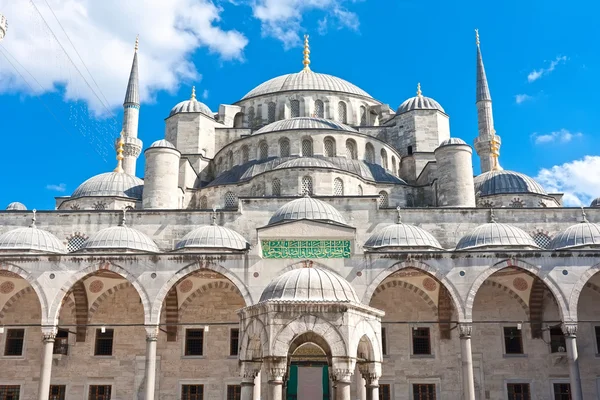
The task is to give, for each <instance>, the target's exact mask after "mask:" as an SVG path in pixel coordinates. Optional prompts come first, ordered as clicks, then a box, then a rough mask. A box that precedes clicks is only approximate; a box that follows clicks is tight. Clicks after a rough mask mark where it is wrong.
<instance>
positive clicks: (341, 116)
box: [338, 101, 348, 124]
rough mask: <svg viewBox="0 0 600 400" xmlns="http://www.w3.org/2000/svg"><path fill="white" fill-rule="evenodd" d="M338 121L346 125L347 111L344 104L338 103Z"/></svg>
mask: <svg viewBox="0 0 600 400" xmlns="http://www.w3.org/2000/svg"><path fill="white" fill-rule="evenodd" d="M338 120H339V121H340V122H343V123H344V124H346V123H348V111H347V107H346V103H344V102H343V101H340V102H339V103H338Z"/></svg>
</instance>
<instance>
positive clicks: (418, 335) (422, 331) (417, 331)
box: [412, 328, 431, 355]
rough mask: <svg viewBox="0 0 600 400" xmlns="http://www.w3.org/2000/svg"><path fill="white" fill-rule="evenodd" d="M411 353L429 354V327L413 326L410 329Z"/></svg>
mask: <svg viewBox="0 0 600 400" xmlns="http://www.w3.org/2000/svg"><path fill="white" fill-rule="evenodd" d="M412 339H413V343H412V344H413V354H415V355H425V354H431V337H430V332H429V328H414V329H413V330H412Z"/></svg>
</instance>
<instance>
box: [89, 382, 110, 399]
mask: <svg viewBox="0 0 600 400" xmlns="http://www.w3.org/2000/svg"><path fill="white" fill-rule="evenodd" d="M111 391H112V386H110V385H91V386H90V393H89V396H88V400H110V392H111Z"/></svg>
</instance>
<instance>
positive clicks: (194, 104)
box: [169, 87, 214, 119]
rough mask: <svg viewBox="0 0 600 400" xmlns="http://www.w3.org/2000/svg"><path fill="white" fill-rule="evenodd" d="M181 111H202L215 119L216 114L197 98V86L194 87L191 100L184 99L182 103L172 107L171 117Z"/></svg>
mask: <svg viewBox="0 0 600 400" xmlns="http://www.w3.org/2000/svg"><path fill="white" fill-rule="evenodd" d="M179 113H201V114H204V115H206V116H207V117H210V118H213V119H214V114H213V112H212V111H211V110H210V108H208V106H207V105H206V104H204V103H202V102H201V101H198V100H196V88H195V87H192V96H191V97H190V99H189V100H184V101H182V102H181V103H178V104H177V105H176V106H175V107H173V108H172V109H171V112H170V113H169V117H172V116H173V115H175V114H179Z"/></svg>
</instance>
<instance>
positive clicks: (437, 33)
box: [0, 0, 600, 209]
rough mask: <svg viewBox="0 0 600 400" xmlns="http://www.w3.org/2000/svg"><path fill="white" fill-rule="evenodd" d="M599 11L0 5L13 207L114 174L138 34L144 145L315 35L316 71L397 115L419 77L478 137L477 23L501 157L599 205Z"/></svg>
mask: <svg viewBox="0 0 600 400" xmlns="http://www.w3.org/2000/svg"><path fill="white" fill-rule="evenodd" d="M599 11H600V3H599V2H597V1H591V0H590V1H580V2H577V3H573V5H572V6H565V4H564V2H559V1H557V0H544V1H537V0H530V1H526V2H524V1H522V0H504V1H501V2H481V1H474V0H461V1H454V2H449V1H439V0H431V1H427V2H423V1H418V0H347V1H346V0H221V1H219V0H213V1H212V2H211V1H210V0H169V1H163V0H128V1H122V0H103V1H94V0H19V1H15V0H0V14H3V15H4V16H5V17H6V18H7V19H8V21H9V28H8V32H7V35H6V37H5V38H4V40H3V41H2V42H0V121H1V123H2V128H1V132H2V136H3V138H4V145H3V146H0V171H2V174H1V180H2V186H1V189H0V209H1V208H4V207H6V205H8V203H10V202H12V201H20V202H23V203H24V204H25V205H26V206H27V207H28V208H29V209H33V208H37V209H53V208H54V205H55V201H54V197H55V196H68V195H69V194H70V193H72V192H73V191H74V190H75V189H76V188H77V186H78V185H79V184H81V183H82V182H83V181H85V180H86V179H88V178H90V177H91V176H94V175H96V174H99V173H103V172H108V171H112V170H113V169H114V167H115V165H116V161H115V153H114V149H113V142H114V140H115V138H116V137H117V136H118V134H119V132H120V130H121V120H122V115H123V112H122V103H123V98H124V95H125V89H126V84H127V79H128V75H129V71H130V68H131V61H132V57H133V48H134V42H135V38H136V35H137V34H139V37H140V50H139V66H140V83H141V95H142V105H141V110H140V130H139V137H140V139H141V140H142V141H143V142H144V144H145V146H149V145H150V144H151V143H152V142H153V141H155V140H158V139H161V138H163V137H164V127H165V124H164V119H165V118H166V117H167V116H168V114H169V110H170V109H171V108H172V107H173V106H174V105H175V104H177V103H178V102H180V101H183V100H186V99H188V98H189V96H190V93H191V87H192V86H196V91H197V94H198V99H199V100H201V101H203V102H204V103H206V104H207V105H208V106H209V107H210V108H211V109H212V110H213V111H218V107H219V104H232V103H234V102H236V101H237V100H239V99H241V98H242V97H243V96H244V94H246V93H247V92H248V91H250V90H251V89H253V88H254V87H255V86H257V85H259V84H260V83H262V82H264V81H266V80H268V79H270V78H273V77H275V76H279V75H282V74H286V73H292V72H298V71H300V70H301V68H302V36H303V35H304V34H309V35H310V46H311V69H312V70H313V71H315V72H322V73H327V74H330V75H335V76H338V77H340V78H343V79H346V80H348V81H350V82H352V83H354V84H355V85H357V86H359V87H360V88H362V89H364V90H366V91H367V92H368V93H370V94H371V95H372V96H373V97H374V98H376V99H378V100H380V101H381V102H383V103H385V104H389V105H390V107H392V108H393V109H396V108H397V107H398V106H399V105H400V104H401V103H402V102H403V101H404V100H405V99H407V98H409V97H412V96H414V95H415V90H416V86H417V83H418V82H420V83H421V86H422V90H423V94H424V95H425V96H429V97H432V98H434V99H436V100H437V101H438V102H439V103H440V104H441V105H442V106H443V107H444V109H445V110H446V112H447V114H448V115H449V116H450V130H451V135H452V136H454V137H460V138H462V139H464V140H466V141H467V142H468V143H473V139H474V138H475V136H476V135H477V113H476V107H475V69H476V58H475V57H476V46H475V34H474V29H475V28H478V29H479V33H480V37H481V49H482V53H483V59H484V63H485V67H486V73H487V77H488V80H489V85H490V91H491V95H492V100H493V110H494V120H495V129H496V131H497V134H499V135H500V136H501V137H502V147H501V150H500V151H501V155H500V163H501V165H502V166H503V167H504V168H505V169H509V170H514V171H519V172H522V173H525V174H527V175H530V176H532V177H534V178H536V179H537V180H538V181H539V182H540V183H541V184H542V185H543V186H544V187H545V188H546V189H547V190H548V191H550V192H564V193H565V197H564V203H565V205H567V206H581V205H586V206H587V205H588V204H589V203H590V201H591V199H593V198H595V197H598V196H600V152H599V151H598V149H599V148H600V134H599V133H600V132H599V129H600V113H599V112H598V107H599V106H600V101H598V95H597V93H598V88H599V86H600V52H598V51H597V43H598V42H599V41H600V31H599V30H598V29H596V28H595V27H596V25H597V24H596V16H597V14H598V12H599ZM473 165H474V168H475V173H476V174H477V173H479V161H478V159H477V157H476V156H474V164H473ZM143 173H144V163H143V157H140V159H139V161H138V164H137V176H140V177H143Z"/></svg>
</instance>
